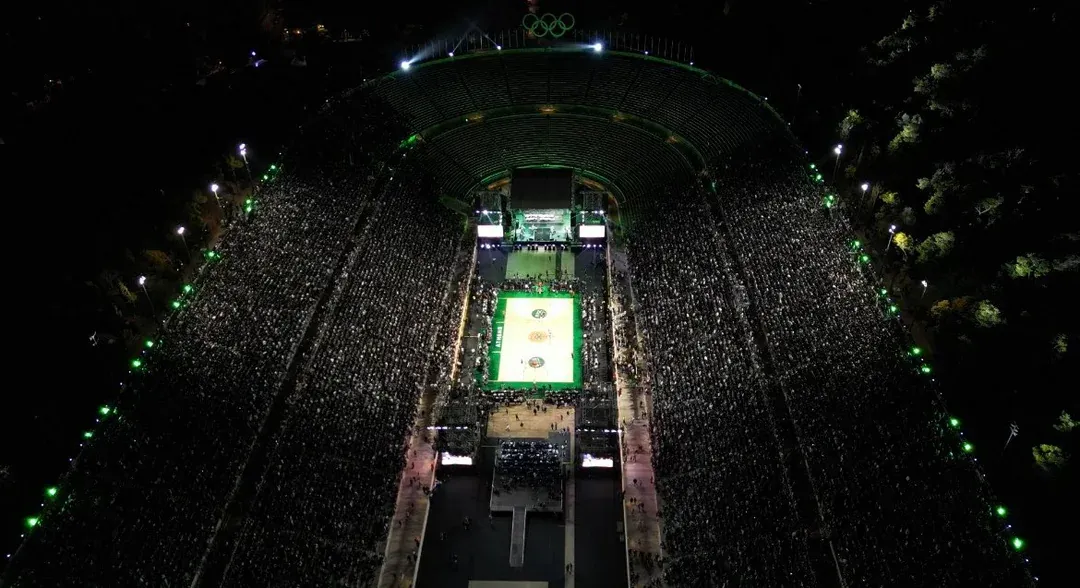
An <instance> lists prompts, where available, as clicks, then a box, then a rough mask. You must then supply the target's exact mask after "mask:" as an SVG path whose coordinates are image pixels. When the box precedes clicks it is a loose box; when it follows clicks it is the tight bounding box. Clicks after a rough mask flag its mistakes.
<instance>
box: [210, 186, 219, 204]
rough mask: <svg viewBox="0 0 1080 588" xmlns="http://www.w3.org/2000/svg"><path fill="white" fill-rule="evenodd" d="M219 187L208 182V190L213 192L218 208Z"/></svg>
mask: <svg viewBox="0 0 1080 588" xmlns="http://www.w3.org/2000/svg"><path fill="white" fill-rule="evenodd" d="M220 188H221V186H218V185H217V184H210V191H211V192H213V193H214V200H216V201H217V205H218V208H221V198H218V193H217V191H218V190H219V189H220Z"/></svg>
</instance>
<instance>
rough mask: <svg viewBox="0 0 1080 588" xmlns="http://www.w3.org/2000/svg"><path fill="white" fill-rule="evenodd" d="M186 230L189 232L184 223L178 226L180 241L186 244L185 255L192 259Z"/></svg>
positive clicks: (177, 232)
mask: <svg viewBox="0 0 1080 588" xmlns="http://www.w3.org/2000/svg"><path fill="white" fill-rule="evenodd" d="M214 185H215V186H216V185H217V184H214ZM215 196H216V194H215ZM186 232H187V229H185V228H184V226H183V225H180V226H179V227H176V234H177V235H180V242H181V243H183V244H184V257H185V258H187V259H189V260H190V259H191V251H188V246H187V238H186V237H184V233H186Z"/></svg>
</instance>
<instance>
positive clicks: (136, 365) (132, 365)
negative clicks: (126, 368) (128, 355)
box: [131, 357, 142, 369]
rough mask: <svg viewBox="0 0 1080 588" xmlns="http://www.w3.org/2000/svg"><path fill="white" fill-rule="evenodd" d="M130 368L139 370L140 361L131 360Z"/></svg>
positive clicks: (137, 359) (136, 359)
mask: <svg viewBox="0 0 1080 588" xmlns="http://www.w3.org/2000/svg"><path fill="white" fill-rule="evenodd" d="M131 367H133V368H135V369H139V368H141V367H142V360H141V359H139V358H137V357H136V358H135V359H133V360H131Z"/></svg>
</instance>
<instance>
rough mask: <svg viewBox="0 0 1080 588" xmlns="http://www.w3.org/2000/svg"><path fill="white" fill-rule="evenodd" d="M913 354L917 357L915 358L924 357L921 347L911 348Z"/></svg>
mask: <svg viewBox="0 0 1080 588" xmlns="http://www.w3.org/2000/svg"><path fill="white" fill-rule="evenodd" d="M911 354H912V355H915V356H919V355H922V348H921V347H912V348H911Z"/></svg>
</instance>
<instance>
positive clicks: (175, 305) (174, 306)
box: [170, 300, 180, 308]
mask: <svg viewBox="0 0 1080 588" xmlns="http://www.w3.org/2000/svg"><path fill="white" fill-rule="evenodd" d="M170 304H172V307H173V308H180V301H179V300H173V301H172V302H171V303H170Z"/></svg>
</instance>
